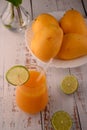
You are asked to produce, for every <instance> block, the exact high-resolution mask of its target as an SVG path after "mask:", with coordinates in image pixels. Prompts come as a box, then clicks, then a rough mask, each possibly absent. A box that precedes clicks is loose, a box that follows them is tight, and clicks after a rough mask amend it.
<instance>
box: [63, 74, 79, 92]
mask: <svg viewBox="0 0 87 130" xmlns="http://www.w3.org/2000/svg"><path fill="white" fill-rule="evenodd" d="M77 88H78V80H77V78H76V77H75V76H73V75H68V76H66V77H65V78H64V79H63V81H62V83H61V90H62V91H63V92H64V93H65V94H72V93H74V92H75V91H76V90H77Z"/></svg>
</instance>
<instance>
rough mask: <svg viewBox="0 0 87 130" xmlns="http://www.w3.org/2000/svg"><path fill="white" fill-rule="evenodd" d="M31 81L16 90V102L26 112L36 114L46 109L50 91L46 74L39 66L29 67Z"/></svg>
mask: <svg viewBox="0 0 87 130" xmlns="http://www.w3.org/2000/svg"><path fill="white" fill-rule="evenodd" d="M28 69H29V75H30V76H29V80H28V81H27V82H26V83H25V84H23V85H21V86H18V87H17V89H16V102H17V105H18V106H19V108H20V109H21V110H23V111H24V112H27V113H30V114H35V113H38V112H40V111H42V110H44V108H45V107H46V105H47V103H48V90H47V82H46V74H45V72H44V70H43V68H41V67H40V66H38V65H29V66H28Z"/></svg>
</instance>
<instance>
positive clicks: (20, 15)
mask: <svg viewBox="0 0 87 130" xmlns="http://www.w3.org/2000/svg"><path fill="white" fill-rule="evenodd" d="M16 9H17V13H18V18H19V24H20V27H22V26H23V23H24V22H23V18H22V14H21V10H20V7H19V6H18V7H16Z"/></svg>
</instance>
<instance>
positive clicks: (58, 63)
mask: <svg viewBox="0 0 87 130" xmlns="http://www.w3.org/2000/svg"><path fill="white" fill-rule="evenodd" d="M50 14H51V15H53V16H54V17H56V18H57V19H58V20H59V19H60V18H61V17H62V16H63V14H64V12H62V11H60V12H52V13H50ZM86 22H87V19H86ZM31 24H32V22H31ZM31 24H30V25H29V26H28V28H27V30H26V31H25V41H26V44H27V47H28V49H29V51H30V52H31V50H30V48H29V44H30V41H31V37H32V31H31ZM27 31H28V34H29V37H28V39H27ZM29 32H30V33H29ZM27 41H28V42H27ZM31 54H32V55H33V56H34V58H35V59H37V57H36V56H35V55H34V54H33V53H32V52H31ZM37 60H38V61H39V62H42V61H41V60H39V59H37ZM42 63H43V62H42ZM86 63H87V55H86V56H82V57H80V58H76V59H73V60H58V59H53V60H52V61H51V62H50V67H56V68H74V67H78V66H81V65H83V64H86ZM44 64H45V63H44Z"/></svg>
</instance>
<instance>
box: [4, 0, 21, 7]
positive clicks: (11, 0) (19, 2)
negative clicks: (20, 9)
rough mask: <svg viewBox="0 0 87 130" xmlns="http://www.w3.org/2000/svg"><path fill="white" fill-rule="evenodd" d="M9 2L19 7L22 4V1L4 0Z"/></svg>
mask: <svg viewBox="0 0 87 130" xmlns="http://www.w3.org/2000/svg"><path fill="white" fill-rule="evenodd" d="M6 1H8V2H11V3H12V4H13V5H14V6H19V5H20V4H21V3H22V0H6Z"/></svg>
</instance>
